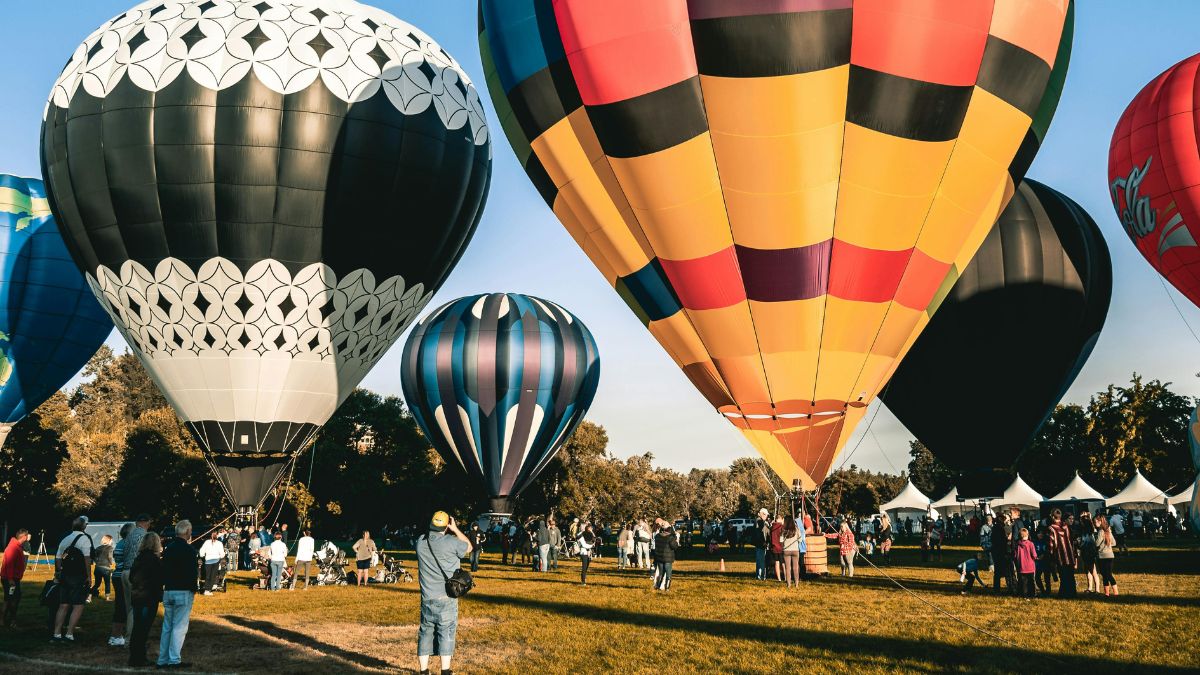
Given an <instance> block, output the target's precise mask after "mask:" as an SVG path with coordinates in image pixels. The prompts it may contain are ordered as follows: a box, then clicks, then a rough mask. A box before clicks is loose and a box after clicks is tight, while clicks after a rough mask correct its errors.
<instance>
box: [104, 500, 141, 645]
mask: <svg viewBox="0 0 1200 675" xmlns="http://www.w3.org/2000/svg"><path fill="white" fill-rule="evenodd" d="M149 530H150V516H149V515H147V514H145V513H142V514H139V515H138V517H137V518H135V519H134V520H133V528H132V529H130V530H129V534H127V535H125V537H123V539H122V541H124V542H125V550H124V551H123V552H122V553H121V557H120V558H118V559H117V565H118V566H119V567H120V570H121V587H122V588H123V589H124V591H125V632H124V634H123V635H122V637H121V639H120V641H119V643H118V641H117V640H114V641H113V646H116V647H120V646H122V645H124V644H125V643H126V642H127V641H128V640H129V638H130V634H131V632H132V631H133V605H130V604H129V597H130V594H131V593H132V592H133V589H132V588H131V587H130V583H129V570H131V569H133V561H134V560H136V559H137V557H138V552H139V551H140V550H141V548H142V539H143V538H145V536H146V532H148V531H149ZM113 623H116V621H114V622H113Z"/></svg>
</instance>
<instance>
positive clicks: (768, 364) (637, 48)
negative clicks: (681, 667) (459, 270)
mask: <svg viewBox="0 0 1200 675" xmlns="http://www.w3.org/2000/svg"><path fill="white" fill-rule="evenodd" d="M479 21H480V50H481V52H482V56H483V61H484V68H485V71H487V77H488V88H489V90H490V92H491V95H492V100H493V101H494V102H495V105H496V108H497V111H498V113H499V115H500V118H501V122H502V124H503V126H504V130H505V133H506V134H507V136H508V139H509V143H510V145H511V146H512V147H513V150H514V151H515V152H516V154H517V157H518V159H519V160H520V161H521V163H522V165H523V166H524V167H525V170H526V172H527V173H528V174H529V177H530V180H531V181H532V182H533V184H534V186H535V187H536V188H537V189H538V191H539V192H540V193H541V195H542V197H543V198H544V199H545V200H546V202H547V203H548V204H549V205H550V207H551V208H552V209H553V211H554V213H555V215H556V216H558V218H559V220H561V221H562V223H563V225H564V226H565V227H566V229H567V230H568V231H569V232H570V233H571V236H572V237H573V238H574V239H575V240H576V242H577V243H578V244H579V246H580V247H581V248H582V249H583V250H584V252H585V253H586V254H587V255H588V257H589V258H590V259H591V260H592V262H593V263H594V264H595V265H596V267H597V268H598V269H599V270H600V272H601V273H602V274H603V275H604V276H605V278H606V279H607V280H608V282H609V283H610V284H611V285H612V286H613V287H614V288H615V289H616V291H617V292H618V293H619V294H620V295H621V297H622V298H623V299H624V300H625V302H626V303H627V304H628V305H629V307H630V308H631V309H632V310H633V311H634V313H635V314H636V315H637V316H638V317H639V318H640V319H641V321H642V322H643V323H644V324H645V325H646V326H647V327H648V328H649V330H650V332H651V333H652V334H653V335H654V337H655V338H656V339H657V340H658V341H659V342H660V343H661V344H662V346H663V347H664V348H665V349H666V351H667V352H668V353H669V354H670V355H671V357H672V358H673V359H674V360H675V361H676V363H677V364H678V365H679V366H680V367H681V368H682V369H683V371H684V374H685V375H686V376H687V377H688V379H690V380H691V382H692V383H693V384H694V385H695V386H696V387H697V389H699V391H700V392H701V393H702V394H703V395H704V396H705V397H706V398H707V400H708V401H709V402H710V403H711V404H712V405H713V407H714V408H716V409H717V411H719V413H720V414H722V415H724V416H725V417H726V418H727V419H728V420H729V421H730V422H732V423H733V424H734V426H736V427H737V428H739V429H740V430H742V432H743V433H744V434H745V435H746V437H747V438H748V439H749V440H750V442H751V443H752V444H753V445H754V446H755V447H756V448H757V449H758V451H759V452H760V453H761V454H762V455H763V456H764V457H765V458H766V460H767V461H768V463H769V464H770V465H771V466H772V468H773V469H774V470H775V471H776V472H777V473H778V474H779V475H780V477H781V478H783V480H784V481H786V482H788V483H793V482H794V481H797V480H798V481H800V483H801V484H802V485H803V486H804V487H806V488H811V487H812V486H813V485H814V484H815V483H817V482H819V481H821V479H822V478H823V477H824V476H825V475H826V474H827V473H828V471H829V469H830V466H831V465H832V463H833V461H834V458H835V457H836V456H837V455H838V453H839V452H840V451H841V449H842V447H843V446H844V444H845V443H846V441H847V439H848V438H849V436H850V434H851V431H852V430H853V428H854V425H855V424H856V423H857V422H858V421H859V420H860V419H861V417H862V415H863V413H864V410H865V407H866V405H867V404H868V403H869V402H870V401H871V400H872V399H873V398H874V397H875V395H876V393H877V392H878V390H879V389H880V388H881V387H882V386H883V384H884V383H885V382H886V381H887V379H888V377H889V376H890V375H891V373H892V371H893V369H894V368H895V366H896V364H897V363H898V362H899V360H900V359H901V358H902V357H903V356H904V353H905V352H906V351H907V349H908V347H909V346H910V345H911V343H912V341H913V340H914V339H915V338H916V336H917V335H918V334H919V333H920V331H921V329H922V328H923V327H924V325H925V324H926V323H927V322H928V320H929V316H930V315H931V314H932V313H933V312H934V310H935V309H936V308H937V301H938V299H939V298H941V297H942V296H943V295H944V294H945V292H946V289H948V288H949V287H950V285H952V284H953V282H954V280H955V279H956V278H957V276H958V271H959V270H961V269H962V267H963V266H964V265H965V263H966V261H967V260H969V259H970V257H971V255H972V254H973V253H974V252H975V249H976V248H977V247H978V245H979V243H980V242H981V241H982V240H983V238H984V237H985V236H986V235H987V232H988V230H989V229H990V228H991V226H992V224H993V223H994V222H995V220H996V217H997V216H999V214H1000V212H1001V211H1002V210H1003V207H1004V205H1005V204H1006V203H1007V201H1008V199H1009V197H1010V196H1011V194H1012V192H1013V186H1014V185H1015V184H1016V183H1017V182H1019V181H1020V179H1021V177H1022V176H1023V175H1024V172H1025V170H1026V168H1027V167H1028V165H1029V163H1030V161H1031V160H1032V158H1033V156H1034V154H1035V153H1036V151H1037V149H1038V146H1039V144H1040V142H1041V138H1042V135H1043V134H1044V132H1045V130H1046V128H1047V125H1048V124H1049V122H1050V119H1051V117H1052V116H1053V112H1054V109H1055V107H1056V105H1057V102H1058V95H1059V93H1060V92H1061V88H1062V82H1063V77H1064V75H1065V71H1066V65H1067V61H1068V53H1069V50H1070V42H1071V30H1072V5H1071V3H1070V2H1068V1H1067V0H1057V1H1049V2H1025V1H1017V0H995V1H994V2H993V1H988V2H959V1H957V0H941V1H932V2H931V1H922V2H911V1H897V0H854V1H853V2H852V1H851V0H813V1H809V2H790V1H781V0H744V1H742V2H722V1H719V0H659V1H657V2H644V0H608V1H606V2H592V1H591V0H559V1H556V2H554V3H549V2H539V1H537V0H481V2H480V4H479Z"/></svg>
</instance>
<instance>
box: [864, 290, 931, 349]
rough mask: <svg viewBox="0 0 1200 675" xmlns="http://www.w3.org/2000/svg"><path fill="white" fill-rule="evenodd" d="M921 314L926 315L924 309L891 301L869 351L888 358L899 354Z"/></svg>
mask: <svg viewBox="0 0 1200 675" xmlns="http://www.w3.org/2000/svg"><path fill="white" fill-rule="evenodd" d="M923 316H926V314H925V311H924V309H913V308H911V307H905V306H904V305H901V304H899V303H896V302H893V303H892V306H891V307H890V308H888V313H887V316H886V317H885V318H884V320H883V324H882V325H881V326H880V327H879V336H878V337H877V338H875V343H874V344H873V345H871V353H872V354H878V355H880V356H887V357H890V358H896V357H897V356H899V354H900V350H901V349H903V348H904V345H905V344H906V343H907V342H908V338H909V336H911V335H912V333H913V331H914V330H916V329H917V325H918V323H919V322H920V317H923Z"/></svg>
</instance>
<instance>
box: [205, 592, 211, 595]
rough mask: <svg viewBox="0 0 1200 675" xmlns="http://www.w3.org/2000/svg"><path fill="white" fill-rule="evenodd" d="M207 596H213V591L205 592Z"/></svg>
mask: <svg viewBox="0 0 1200 675" xmlns="http://www.w3.org/2000/svg"><path fill="white" fill-rule="evenodd" d="M204 594H205V595H212V591H204Z"/></svg>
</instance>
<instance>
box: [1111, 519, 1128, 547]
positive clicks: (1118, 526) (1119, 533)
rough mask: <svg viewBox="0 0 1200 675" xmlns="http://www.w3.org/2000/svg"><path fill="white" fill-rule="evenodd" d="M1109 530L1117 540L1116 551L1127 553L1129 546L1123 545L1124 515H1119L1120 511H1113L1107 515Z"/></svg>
mask: <svg viewBox="0 0 1200 675" xmlns="http://www.w3.org/2000/svg"><path fill="white" fill-rule="evenodd" d="M1108 526H1109V531H1110V532H1111V533H1112V536H1113V538H1114V539H1116V541H1117V547H1116V549H1115V550H1116V551H1119V552H1121V553H1129V548H1128V547H1127V546H1126V545H1125V516H1123V515H1121V512H1120V511H1113V512H1112V514H1111V515H1109V517H1108Z"/></svg>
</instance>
